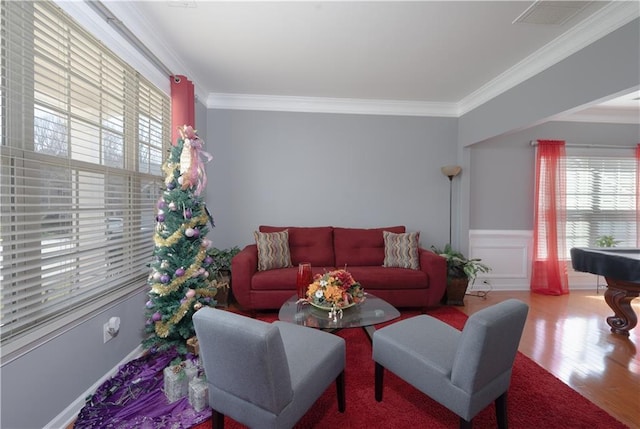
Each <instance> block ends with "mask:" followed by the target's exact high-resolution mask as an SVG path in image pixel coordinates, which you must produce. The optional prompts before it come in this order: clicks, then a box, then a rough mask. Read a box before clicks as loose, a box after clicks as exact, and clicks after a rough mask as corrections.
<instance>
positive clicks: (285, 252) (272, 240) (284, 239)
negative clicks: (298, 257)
mask: <svg viewBox="0 0 640 429" xmlns="http://www.w3.org/2000/svg"><path fill="white" fill-rule="evenodd" d="M253 236H254V237H255V238H256V245H257V246H258V271H266V270H273V269H275V268H287V267H292V266H293V265H291V253H290V252H289V230H286V229H285V230H284V231H280V232H259V231H255V232H254V233H253Z"/></svg>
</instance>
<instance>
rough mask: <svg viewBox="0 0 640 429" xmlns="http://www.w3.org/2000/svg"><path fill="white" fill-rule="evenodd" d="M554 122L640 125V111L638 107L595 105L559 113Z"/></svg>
mask: <svg viewBox="0 0 640 429" xmlns="http://www.w3.org/2000/svg"><path fill="white" fill-rule="evenodd" d="M551 120H552V121H553V122H593V123H601V124H634V125H640V113H639V112H638V110H637V109H612V108H599V107H593V108H590V109H587V110H584V111H582V112H576V113H572V114H571V115H567V116H564V115H559V116H556V117H554V118H552V119H551Z"/></svg>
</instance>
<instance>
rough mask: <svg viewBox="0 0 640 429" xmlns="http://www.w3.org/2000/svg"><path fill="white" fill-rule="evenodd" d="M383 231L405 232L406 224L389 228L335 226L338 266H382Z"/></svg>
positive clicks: (334, 235)
mask: <svg viewBox="0 0 640 429" xmlns="http://www.w3.org/2000/svg"><path fill="white" fill-rule="evenodd" d="M382 231H390V232H394V233H396V234H397V233H402V232H405V227H404V226H392V227H388V228H372V229H364V228H334V229H333V243H334V247H335V252H336V267H337V268H344V267H345V266H346V267H347V269H349V267H350V266H354V265H358V266H379V267H381V266H382V263H383V262H384V238H383V237H382Z"/></svg>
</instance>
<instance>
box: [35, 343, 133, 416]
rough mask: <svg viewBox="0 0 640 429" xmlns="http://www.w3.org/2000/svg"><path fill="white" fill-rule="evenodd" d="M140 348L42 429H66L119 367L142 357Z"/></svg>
mask: <svg viewBox="0 0 640 429" xmlns="http://www.w3.org/2000/svg"><path fill="white" fill-rule="evenodd" d="M142 351H143V349H142V346H141V345H140V346H138V347H136V348H135V349H133V351H132V352H131V353H129V354H128V355H127V356H125V357H124V359H122V360H121V361H120V362H118V364H117V365H116V366H114V367H113V368H112V369H111V370H110V371H109V372H108V373H106V374H105V375H103V376H102V378H100V379H99V380H98V381H96V382H95V383H94V384H93V385H92V386H91V387H89V388H88V389H87V390H86V391H85V392H84V393H83V394H82V395H80V397H78V399H76V400H75V401H73V402H72V403H71V404H70V405H69V406H68V407H67V408H65V409H64V410H63V411H62V412H61V413H60V414H58V415H57V416H55V417H54V418H53V420H51V421H50V422H49V423H47V424H46V425H45V427H44V429H60V428H66V427H68V426H69V425H70V424H71V423H73V421H74V420H75V419H76V417H77V416H78V413H79V412H80V410H81V409H82V407H84V404H85V402H86V399H87V397H88V396H91V395H93V394H94V393H95V391H96V390H97V389H98V387H100V386H101V385H102V383H104V382H105V381H107V380H108V379H109V378H111V377H113V376H114V375H116V374H117V373H118V370H119V369H120V367H121V366H122V365H124V364H126V363H127V362H129V361H131V360H133V359H136V358H138V357H140V356H141V355H142Z"/></svg>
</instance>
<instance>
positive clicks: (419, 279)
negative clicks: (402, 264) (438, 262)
mask: <svg viewBox="0 0 640 429" xmlns="http://www.w3.org/2000/svg"><path fill="white" fill-rule="evenodd" d="M349 272H350V273H351V275H352V276H353V278H354V279H355V280H356V281H357V282H359V283H360V284H361V285H362V287H363V288H364V290H365V292H370V293H372V294H374V295H376V290H402V289H405V290H406V289H425V288H426V287H427V285H428V284H429V278H428V274H427V273H425V272H424V271H420V270H410V269H408V268H385V267H383V266H379V267H356V266H352V267H350V268H349Z"/></svg>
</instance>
